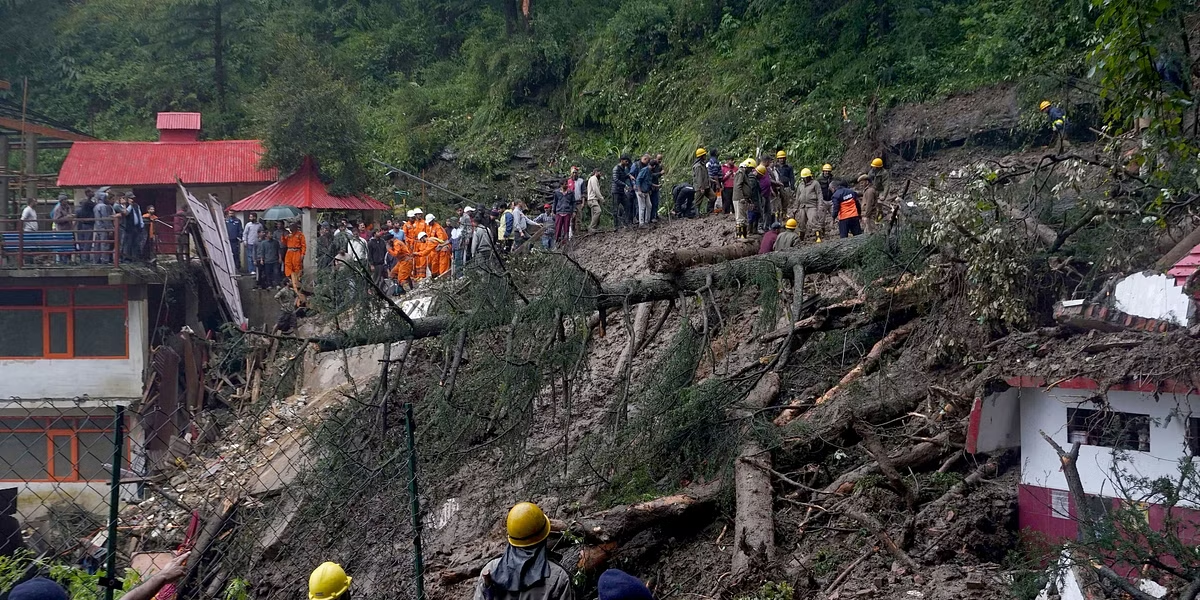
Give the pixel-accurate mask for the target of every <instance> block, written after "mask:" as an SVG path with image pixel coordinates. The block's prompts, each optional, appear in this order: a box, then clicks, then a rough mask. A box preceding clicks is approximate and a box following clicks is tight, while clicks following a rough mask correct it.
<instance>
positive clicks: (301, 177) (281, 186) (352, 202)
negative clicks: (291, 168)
mask: <svg viewBox="0 0 1200 600" xmlns="http://www.w3.org/2000/svg"><path fill="white" fill-rule="evenodd" d="M280 205H284V206H295V207H297V208H315V209H319V210H389V209H388V206H387V205H386V204H384V203H382V202H380V201H378V200H376V199H374V198H372V197H370V196H367V195H362V194H360V195H357V196H334V195H332V194H330V193H329V190H328V189H326V188H325V184H324V183H321V178H320V177H318V176H317V166H316V164H314V163H313V161H312V159H309V158H306V159H304V164H302V165H301V166H300V169H299V170H297V171H296V172H295V173H292V174H291V175H289V176H288V177H287V179H284V180H283V181H280V182H278V183H274V184H271V185H269V186H267V187H265V188H263V189H261V190H259V191H257V192H255V193H253V194H251V195H249V196H246V197H245V198H243V199H242V200H240V201H238V202H236V203H234V204H233V205H232V206H230V207H229V210H232V211H237V212H243V211H252V210H266V209H268V208H271V207H272V206H280Z"/></svg>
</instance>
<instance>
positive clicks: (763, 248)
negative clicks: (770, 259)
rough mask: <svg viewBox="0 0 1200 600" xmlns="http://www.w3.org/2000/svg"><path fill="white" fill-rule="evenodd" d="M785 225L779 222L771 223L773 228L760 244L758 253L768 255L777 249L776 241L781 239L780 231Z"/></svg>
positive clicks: (768, 230) (764, 235)
mask: <svg viewBox="0 0 1200 600" xmlns="http://www.w3.org/2000/svg"><path fill="white" fill-rule="evenodd" d="M782 227H783V225H780V224H779V221H775V222H774V223H771V227H770V228H769V229H767V232H766V233H764V234H763V236H762V241H760V242H759V243H758V253H759V254H766V253H768V252H770V251H772V250H774V249H775V239H776V238H778V237H779V230H780V229H781V228H782Z"/></svg>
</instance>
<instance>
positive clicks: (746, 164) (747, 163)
mask: <svg viewBox="0 0 1200 600" xmlns="http://www.w3.org/2000/svg"><path fill="white" fill-rule="evenodd" d="M757 166H758V162H756V161H755V160H754V159H753V158H747V159H746V160H743V161H742V168H743V169H753V168H754V167H757Z"/></svg>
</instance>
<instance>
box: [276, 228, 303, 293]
mask: <svg viewBox="0 0 1200 600" xmlns="http://www.w3.org/2000/svg"><path fill="white" fill-rule="evenodd" d="M282 246H283V247H284V248H285V250H284V253H285V254H284V255H283V276H284V277H287V278H288V279H290V280H291V281H292V289H293V290H296V293H297V294H299V295H300V296H301V297H303V294H301V293H300V274H301V272H302V271H303V270H304V253H305V252H307V251H308V243H307V242H306V241H305V239H304V234H303V233H301V232H300V224H299V223H292V224H291V225H288V233H286V234H284V236H283V244H282Z"/></svg>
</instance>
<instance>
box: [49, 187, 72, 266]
mask: <svg viewBox="0 0 1200 600" xmlns="http://www.w3.org/2000/svg"><path fill="white" fill-rule="evenodd" d="M74 216H75V210H74V209H73V208H71V199H70V197H68V196H67V195H66V194H59V195H58V203H56V204H55V205H54V209H53V210H51V211H50V220H51V221H53V223H52V224H51V226H52V227H54V230H55V231H71V230H72V229H74V228H73V227H72V222H71V219H72V217H74ZM55 262H58V263H60V264H61V263H68V262H71V255H70V254H59V255H58V256H57V257H56V258H55Z"/></svg>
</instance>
